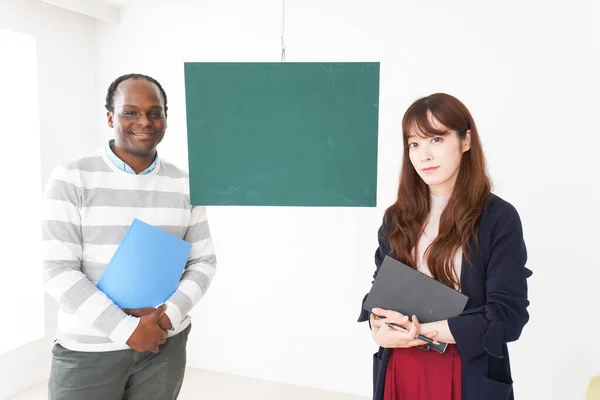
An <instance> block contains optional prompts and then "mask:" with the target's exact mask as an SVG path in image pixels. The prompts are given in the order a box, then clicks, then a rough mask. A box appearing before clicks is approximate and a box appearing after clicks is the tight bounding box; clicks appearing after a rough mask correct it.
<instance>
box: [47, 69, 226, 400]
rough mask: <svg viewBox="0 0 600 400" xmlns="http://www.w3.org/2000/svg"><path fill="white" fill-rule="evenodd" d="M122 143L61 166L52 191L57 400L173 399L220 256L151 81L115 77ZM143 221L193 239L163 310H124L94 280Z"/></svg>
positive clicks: (50, 270)
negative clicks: (163, 150) (171, 156)
mask: <svg viewBox="0 0 600 400" xmlns="http://www.w3.org/2000/svg"><path fill="white" fill-rule="evenodd" d="M106 109H107V118H108V126H109V127H110V128H112V129H113V130H114V134H115V139H114V140H111V141H110V142H109V143H108V144H107V145H106V147H105V148H103V149H101V150H99V151H96V152H93V153H91V154H88V155H85V156H83V157H81V158H78V159H76V160H74V161H72V162H69V163H67V164H65V165H62V166H59V167H57V168H56V169H55V170H54V172H53V173H52V176H51V177H50V180H49V182H48V184H47V186H46V189H45V191H44V212H45V217H44V221H43V235H44V241H45V247H44V248H45V250H44V252H45V254H44V275H45V278H44V281H45V288H46V291H47V292H48V293H49V294H50V295H52V296H53V297H54V298H55V299H56V300H57V301H58V302H59V305H60V311H59V316H58V332H57V337H56V340H55V345H54V348H53V350H52V353H53V358H52V367H51V373H50V382H49V386H48V389H49V399H51V400H66V399H78V400H79V399H85V400H96V399H98V400H112V399H115V400H118V399H129V400H137V399H140V400H141V399H144V400H150V399H157V400H163V399H175V398H177V396H178V394H179V391H180V388H181V384H182V381H183V376H184V370H185V364H186V353H185V347H186V343H187V338H188V335H189V331H190V329H191V326H190V317H189V316H188V313H189V311H190V310H191V309H192V307H193V306H194V305H196V304H197V303H198V301H199V300H200V298H201V297H202V296H203V295H204V294H205V293H206V290H207V289H208V287H209V285H210V283H211V280H212V277H213V276H214V273H215V266H216V259H215V254H214V250H213V245H212V240H211V236H210V231H209V227H208V222H207V219H206V210H205V208H204V207H193V206H192V205H191V204H190V200H189V180H188V175H187V174H186V173H185V172H183V171H181V170H179V169H178V168H177V167H175V166H174V165H172V164H169V163H167V162H165V161H164V160H162V159H161V158H159V157H158V154H157V151H156V147H157V145H158V144H159V143H160V142H161V140H162V139H163V136H164V134H165V130H166V127H167V96H166V93H165V91H164V90H163V88H162V86H161V85H160V84H159V83H158V82H157V81H156V80H154V79H153V78H151V77H149V76H145V75H140V74H130V75H124V76H121V77H119V78H118V79H116V80H115V81H114V82H113V83H112V84H111V85H110V87H109V89H108V93H107V95H106ZM134 218H138V219H140V220H142V221H145V222H147V223H149V224H151V225H154V226H157V227H159V228H161V229H164V230H166V231H168V232H170V233H172V234H174V235H176V236H178V237H180V238H182V239H184V240H186V241H188V242H190V243H191V244H192V250H191V252H190V257H189V260H188V262H187V265H186V269H185V271H184V274H183V275H182V277H181V281H180V283H179V286H178V289H177V291H176V292H175V293H174V294H173V295H172V296H171V297H170V298H169V299H168V300H167V301H166V302H165V304H164V305H161V306H160V307H158V308H157V309H154V308H145V309H138V310H129V309H124V310H122V309H120V308H119V307H118V306H116V305H115V304H114V303H113V302H112V301H111V300H110V299H109V298H108V297H107V296H106V295H105V294H104V293H102V292H101V291H99V290H98V288H97V287H96V283H97V282H98V280H99V279H100V277H101V276H102V273H103V271H104V268H105V267H106V265H107V263H108V262H109V261H110V259H111V257H112V256H113V254H114V252H115V250H116V249H117V247H118V245H119V243H120V242H121V239H122V238H123V236H124V235H125V233H126V231H127V229H128V228H129V225H130V224H131V222H132V221H133V219H134Z"/></svg>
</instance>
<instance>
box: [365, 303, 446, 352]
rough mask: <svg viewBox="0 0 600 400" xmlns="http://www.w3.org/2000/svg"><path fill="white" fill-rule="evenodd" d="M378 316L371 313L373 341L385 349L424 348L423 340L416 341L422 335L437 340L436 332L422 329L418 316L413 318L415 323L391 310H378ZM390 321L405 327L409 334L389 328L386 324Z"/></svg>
mask: <svg viewBox="0 0 600 400" xmlns="http://www.w3.org/2000/svg"><path fill="white" fill-rule="evenodd" d="M377 311H378V313H377V314H373V313H371V316H370V322H371V333H372V335H373V340H375V343H377V344H378V345H379V346H381V347H383V348H409V347H415V346H422V345H425V344H427V343H425V342H424V341H422V340H419V339H415V336H416V335H417V334H418V333H420V334H421V335H423V336H427V337H429V338H432V339H433V338H435V336H436V335H437V334H438V333H437V332H436V331H431V332H426V331H423V330H422V329H421V325H420V324H419V320H418V319H417V317H416V316H413V321H412V322H410V321H409V319H408V316H406V315H402V314H400V313H397V312H395V311H390V310H377ZM375 315H379V316H384V317H385V318H378V317H376V316H375ZM386 321H390V322H394V323H396V324H398V325H402V326H403V327H405V328H406V329H407V330H408V332H402V331H397V330H395V329H393V328H391V327H389V326H388V325H387V324H386V323H385V322H386Z"/></svg>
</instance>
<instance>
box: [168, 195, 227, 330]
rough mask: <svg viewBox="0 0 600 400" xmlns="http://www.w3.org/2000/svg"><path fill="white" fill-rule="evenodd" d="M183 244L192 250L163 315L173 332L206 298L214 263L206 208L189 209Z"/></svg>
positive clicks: (213, 273)
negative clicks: (188, 219) (190, 210)
mask: <svg viewBox="0 0 600 400" xmlns="http://www.w3.org/2000/svg"><path fill="white" fill-rule="evenodd" d="M184 240H186V241H187V242H189V243H191V244H192V250H191V252H190V256H189V259H188V262H187V264H186V267H185V271H184V273H183V275H182V276H181V281H180V282H179V286H178V287H177V290H176V291H175V293H173V295H172V296H171V297H170V298H169V299H168V300H167V301H166V304H167V311H166V312H165V313H166V314H167V316H168V317H169V319H170V320H171V324H172V325H173V327H172V329H175V330H176V329H177V327H178V326H179V325H180V324H181V322H182V321H183V319H184V318H185V317H186V316H187V314H188V313H189V312H190V311H191V309H192V308H193V307H194V306H195V305H196V304H198V302H199V301H200V299H201V298H202V296H204V294H206V291H207V290H208V288H209V286H210V284H211V282H212V279H213V277H214V275H215V271H216V265H217V260H216V256H215V251H214V248H213V243H212V238H211V235H210V228H209V225H208V219H207V216H206V207H202V206H195V207H193V208H192V213H191V216H190V222H189V225H188V228H187V230H186V233H185V236H184Z"/></svg>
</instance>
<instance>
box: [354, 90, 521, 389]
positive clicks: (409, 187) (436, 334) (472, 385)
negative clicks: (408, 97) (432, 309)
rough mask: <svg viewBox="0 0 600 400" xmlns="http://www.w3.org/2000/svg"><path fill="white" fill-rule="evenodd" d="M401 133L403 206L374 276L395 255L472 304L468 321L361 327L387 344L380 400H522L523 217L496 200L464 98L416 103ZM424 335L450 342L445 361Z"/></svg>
mask: <svg viewBox="0 0 600 400" xmlns="http://www.w3.org/2000/svg"><path fill="white" fill-rule="evenodd" d="M402 134H403V139H404V158H403V166H402V173H401V176H400V187H399V188H398V199H397V200H396V202H395V203H394V204H393V205H392V206H391V207H389V208H388V209H387V211H386V213H385V216H384V218H383V224H382V226H381V228H380V229H379V248H378V249H377V251H376V253H375V264H376V266H377V270H376V271H375V277H376V276H377V271H378V269H379V267H380V266H381V263H382V261H383V259H384V257H385V256H386V255H389V256H391V257H394V258H396V259H398V260H400V261H402V262H403V263H405V264H407V265H410V266H412V267H413V268H416V269H418V270H419V271H421V272H423V273H425V274H428V275H429V276H431V277H433V278H434V279H436V280H438V281H440V282H442V283H443V284H445V285H447V286H450V287H453V288H455V289H457V290H460V291H461V292H462V293H464V294H465V295H467V296H468V297H469V301H468V303H467V306H466V308H465V311H464V312H463V313H462V314H461V315H459V316H456V317H454V318H450V319H448V320H444V321H437V322H432V323H424V324H419V322H418V319H417V317H415V316H410V317H411V318H410V319H409V316H404V315H402V314H400V313H397V312H395V311H391V310H382V309H373V310H372V314H369V313H368V312H366V311H364V310H363V312H362V313H361V316H360V318H359V321H367V320H369V322H370V325H371V329H372V334H373V338H374V340H375V342H376V343H377V344H379V345H380V349H379V352H378V353H377V354H376V355H375V358H374V398H375V399H376V400H461V399H462V400H480V399H481V400H496V399H498V400H500V399H502V400H508V399H514V395H513V393H512V378H511V374H510V365H509V359H508V349H507V345H506V343H507V342H511V341H514V340H517V339H518V338H519V336H520V334H521V330H522V329H523V327H524V325H525V324H526V323H527V321H528V320H529V314H528V312H527V307H528V306H529V301H528V300H527V282H526V280H527V278H528V277H529V276H531V271H530V270H529V269H527V268H526V267H525V263H526V260H527V250H526V247H525V243H524V241H523V232H522V228H521V221H520V218H519V215H518V213H517V211H516V210H515V208H514V207H513V206H512V205H511V204H509V203H507V202H506V201H504V200H502V199H501V198H499V197H498V196H495V195H493V194H491V191H490V190H491V189H490V188H491V184H490V180H489V178H488V176H487V175H486V167H485V160H484V156H483V151H482V147H481V143H480V141H479V135H478V133H477V129H476V127H475V122H474V121H473V118H472V117H471V114H470V112H469V110H467V108H466V107H465V105H464V104H463V103H461V102H460V101H459V100H458V99H456V98H454V97H452V96H450V95H447V94H443V93H437V94H433V95H431V96H428V97H424V98H421V99H419V100H417V101H415V102H414V103H413V104H412V105H411V106H410V107H409V108H408V110H407V111H406V114H405V115H404V118H403V121H402ZM379 317H382V318H379ZM386 321H388V322H395V323H398V324H401V325H403V326H404V327H405V328H406V329H408V332H406V333H405V332H401V331H397V330H393V329H391V328H390V327H389V326H388V325H386V324H385V323H384V322H386ZM417 333H420V334H423V335H425V336H428V337H431V338H435V339H436V340H439V341H443V342H447V343H450V345H449V346H448V349H447V350H446V352H445V353H444V354H439V353H436V352H434V351H423V350H424V349H425V350H427V349H426V348H424V347H423V346H424V345H426V344H425V342H422V341H420V340H417V339H415V335H416V334H417Z"/></svg>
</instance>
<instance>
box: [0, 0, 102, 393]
mask: <svg viewBox="0 0 600 400" xmlns="http://www.w3.org/2000/svg"><path fill="white" fill-rule="evenodd" d="M95 26H96V23H95V21H94V20H93V19H92V18H89V17H84V16H81V15H78V14H75V13H71V12H67V11H65V10H62V9H59V8H57V7H54V6H50V5H48V4H44V3H41V2H39V1H37V0H2V1H0V29H9V30H13V31H16V32H21V33H24V34H28V35H32V36H34V37H35V38H36V41H37V60H38V85H39V98H38V100H39V102H38V108H39V121H40V134H41V166H42V178H43V182H41V183H39V184H41V185H43V184H45V182H46V180H47V178H48V176H49V174H50V172H51V171H52V168H54V166H55V165H56V164H57V163H59V162H61V161H65V160H68V159H70V158H72V157H75V156H76V155H79V154H81V153H82V152H85V151H89V150H91V149H93V148H95V147H97V146H98V145H99V144H100V138H99V137H98V131H97V126H96V119H95V117H94V114H95V113H96V112H97V111H100V112H101V111H102V110H101V109H100V110H98V109H97V108H94V105H95V104H93V103H94V100H95V97H96V96H97V93H98V91H97V89H96V86H95V85H96V81H95V78H96V38H95ZM2 79H10V77H6V76H3V77H2ZM27 106H28V105H27V104H23V107H27ZM4 117H5V118H6V117H8V118H10V116H4ZM3 134H4V135H19V134H21V132H3ZM4 151H12V152H15V151H18V152H21V153H22V160H23V162H24V163H27V162H28V159H29V158H39V157H40V154H38V153H37V152H36V153H30V152H29V151H28V149H26V148H23V149H4ZM17 172H18V166H17V167H15V170H14V173H17ZM35 184H38V183H37V182H36V183H35ZM6 190H7V188H4V189H3V193H11V192H10V191H18V188H10V189H9V190H10V191H9V192H6ZM40 193H41V187H40ZM34 228H35V227H34ZM33 232H36V231H35V229H34V231H33ZM15 240H24V239H22V238H19V239H17V238H15ZM32 240H35V239H34V238H33V237H32ZM0 246H2V247H3V246H10V243H6V242H2V243H1V244H0ZM0 248H1V247H0ZM12 267H16V266H12ZM19 267H21V268H35V269H38V270H39V271H40V279H41V277H42V275H41V260H40V261H38V262H36V261H35V260H28V259H26V258H24V260H23V263H22V265H20V266H19ZM15 284H18V282H15ZM0 299H1V300H2V304H5V305H6V304H11V303H10V302H11V299H5V298H3V297H2V296H1V294H0ZM22 312H23V315H24V316H25V317H26V315H27V310H25V309H24V310H22ZM55 314H56V304H55V302H53V301H51V300H50V299H49V298H47V299H46V321H45V322H46V329H45V331H46V337H45V338H44V339H42V340H39V341H36V342H33V343H30V344H27V345H24V346H21V347H19V348H17V349H14V350H12V351H9V352H7V353H4V354H1V355H0V377H1V378H0V398H5V396H9V395H11V394H14V393H16V392H18V391H20V390H22V389H23V388H26V387H28V386H31V385H33V384H35V383H37V382H39V381H41V380H43V379H47V377H48V372H49V360H50V343H51V339H52V336H53V334H54V331H55V328H56V321H55V318H56V317H55ZM5 322H6V321H5ZM10 323H18V321H11V322H10ZM3 329H10V328H7V327H6V326H5V327H4V328H3Z"/></svg>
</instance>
